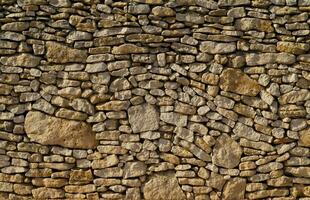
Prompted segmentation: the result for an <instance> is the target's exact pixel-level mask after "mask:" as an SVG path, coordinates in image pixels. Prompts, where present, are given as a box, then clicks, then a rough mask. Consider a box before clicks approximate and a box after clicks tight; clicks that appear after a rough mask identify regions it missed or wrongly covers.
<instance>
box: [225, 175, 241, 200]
mask: <svg viewBox="0 0 310 200" xmlns="http://www.w3.org/2000/svg"><path fill="white" fill-rule="evenodd" d="M245 186H246V180H245V179H243V178H233V179H231V180H229V181H228V182H227V183H226V185H225V186H224V189H223V199H224V200H240V199H244V193H245Z"/></svg>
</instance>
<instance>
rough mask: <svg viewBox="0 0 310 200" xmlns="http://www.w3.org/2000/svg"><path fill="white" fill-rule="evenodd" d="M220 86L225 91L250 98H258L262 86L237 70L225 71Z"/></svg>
mask: <svg viewBox="0 0 310 200" xmlns="http://www.w3.org/2000/svg"><path fill="white" fill-rule="evenodd" d="M219 85H220V87H221V89H222V90H224V91H228V92H234V93H237V94H243V95H248V96H256V95H257V94H258V93H259V92H260V90H261V86H260V85H259V84H258V83H257V82H256V81H255V80H253V79H251V78H250V77H249V76H247V75H246V74H244V73H242V72H241V71H240V70H237V69H227V70H224V71H223V73H222V74H221V76H220V83H219Z"/></svg>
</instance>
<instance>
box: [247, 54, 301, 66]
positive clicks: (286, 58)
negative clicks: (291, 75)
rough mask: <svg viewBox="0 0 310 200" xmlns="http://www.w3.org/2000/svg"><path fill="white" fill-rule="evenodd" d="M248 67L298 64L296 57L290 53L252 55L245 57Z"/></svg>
mask: <svg viewBox="0 0 310 200" xmlns="http://www.w3.org/2000/svg"><path fill="white" fill-rule="evenodd" d="M245 60H246V64H247V65H248V66H256V65H266V64H276V63H278V64H285V65H290V64H293V63H295V62H296V57H295V56H294V55H293V54H289V53H260V54H256V53H250V54H247V55H246V57H245Z"/></svg>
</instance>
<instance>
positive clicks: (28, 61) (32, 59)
mask: <svg viewBox="0 0 310 200" xmlns="http://www.w3.org/2000/svg"><path fill="white" fill-rule="evenodd" d="M40 60H41V58H40V57H37V56H33V55H31V54H27V53H22V54H19V55H16V56H9V57H1V58H0V63H1V64H3V65H8V66H14V67H36V66H38V65H39V64H40Z"/></svg>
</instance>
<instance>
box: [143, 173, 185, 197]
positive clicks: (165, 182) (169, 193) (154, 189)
mask: <svg viewBox="0 0 310 200" xmlns="http://www.w3.org/2000/svg"><path fill="white" fill-rule="evenodd" d="M142 193H143V197H144V199H145V200H153V199H158V200H159V199H171V200H182V199H184V200H185V199H186V196H185V194H184V193H183V191H182V189H181V187H180V186H179V183H178V180H177V178H176V177H175V174H174V173H173V172H171V171H167V172H160V173H155V174H153V175H151V176H150V177H149V179H148V181H147V182H146V183H145V185H144V187H143V191H142Z"/></svg>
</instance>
